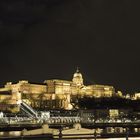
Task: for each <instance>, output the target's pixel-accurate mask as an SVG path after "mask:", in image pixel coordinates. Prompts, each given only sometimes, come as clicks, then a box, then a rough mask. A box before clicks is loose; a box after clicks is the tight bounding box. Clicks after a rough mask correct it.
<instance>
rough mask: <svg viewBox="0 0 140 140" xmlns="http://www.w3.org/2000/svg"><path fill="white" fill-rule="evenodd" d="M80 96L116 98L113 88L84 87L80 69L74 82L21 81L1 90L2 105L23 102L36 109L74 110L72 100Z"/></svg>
mask: <svg viewBox="0 0 140 140" xmlns="http://www.w3.org/2000/svg"><path fill="white" fill-rule="evenodd" d="M77 96H78V97H80V96H90V97H95V98H101V97H112V96H116V93H115V89H114V87H113V86H108V85H96V84H95V85H87V86H86V85H84V80H83V76H82V74H81V73H80V71H79V69H77V70H76V72H75V73H74V74H73V78H72V81H67V80H60V79H52V80H45V81H44V83H43V84H34V83H29V82H28V81H25V80H23V81H19V82H18V83H16V84H12V83H11V82H8V83H7V84H6V85H5V86H4V88H1V89H0V103H1V104H2V103H6V104H20V103H21V102H22V101H24V102H26V103H28V104H29V105H31V106H32V107H34V108H42V109H44V108H50V109H60V108H61V109H72V108H73V106H72V104H71V100H72V99H74V98H77Z"/></svg>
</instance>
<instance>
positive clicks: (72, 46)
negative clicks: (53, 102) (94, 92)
mask: <svg viewBox="0 0 140 140" xmlns="http://www.w3.org/2000/svg"><path fill="white" fill-rule="evenodd" d="M138 2H139V1H134V0H0V62H1V63H0V85H1V86H3V85H4V84H5V83H6V82H8V81H12V82H17V81H19V80H22V79H23V80H29V81H30V82H37V83H38V82H39V83H43V81H44V80H46V79H53V78H55V79H66V80H71V79H72V75H73V73H74V72H75V70H76V67H77V66H78V67H80V71H81V73H82V74H83V77H84V81H85V84H105V85H106V84H107V85H113V86H114V87H115V88H116V90H121V91H123V92H124V93H133V92H139V91H140V28H139V26H140V22H139V19H140V8H139V3H138Z"/></svg>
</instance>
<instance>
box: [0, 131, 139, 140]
mask: <svg viewBox="0 0 140 140" xmlns="http://www.w3.org/2000/svg"><path fill="white" fill-rule="evenodd" d="M20 135H21V131H11V132H0V139H1V137H3V136H6V137H13V136H20ZM40 139H42V140H45V139H47V138H38V139H36V140H40ZM23 140H24V139H23ZM25 140H28V139H25ZM30 140H34V138H32V139H30ZM55 140H56V139H55ZM61 140H63V139H61ZM69 140H73V139H69ZM76 140H95V139H76ZM96 140H126V138H96ZM128 140H140V137H133V138H132V137H129V138H128Z"/></svg>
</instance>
